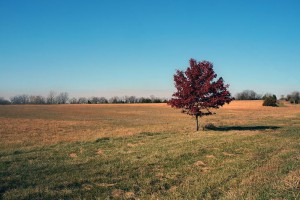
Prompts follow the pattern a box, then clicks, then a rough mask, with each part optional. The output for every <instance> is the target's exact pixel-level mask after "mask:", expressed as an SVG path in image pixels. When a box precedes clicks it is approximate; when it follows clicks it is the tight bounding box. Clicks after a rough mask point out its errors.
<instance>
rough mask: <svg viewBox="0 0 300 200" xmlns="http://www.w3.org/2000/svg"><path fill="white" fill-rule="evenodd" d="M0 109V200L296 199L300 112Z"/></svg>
mask: <svg viewBox="0 0 300 200" xmlns="http://www.w3.org/2000/svg"><path fill="white" fill-rule="evenodd" d="M260 105H261V102H259V101H254V102H251V101H242V102H238V101H235V102H232V104H230V105H228V106H225V107H224V108H222V109H220V110H218V111H217V113H218V114H217V115H215V116H213V117H207V118H204V119H203V120H202V124H203V123H208V122H212V123H214V124H215V125H216V126H217V128H216V129H214V130H207V131H200V132H195V131H194V128H195V127H194V123H195V122H194V121H193V120H192V119H191V118H190V117H189V116H186V115H183V114H181V113H179V111H176V110H173V109H170V108H169V107H167V106H166V105H161V104H160V105H135V106H132V105H94V106H90V105H83V106H82V105H63V106H60V105H56V106H1V107H0V139H1V140H0V147H1V148H0V198H3V199H68V198H69V199H111V198H115V199H299V198H300V107H299V106H293V105H286V106H284V107H278V108H266V107H261V106H260Z"/></svg>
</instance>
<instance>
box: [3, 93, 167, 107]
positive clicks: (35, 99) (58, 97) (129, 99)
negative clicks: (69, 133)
mask: <svg viewBox="0 0 300 200" xmlns="http://www.w3.org/2000/svg"><path fill="white" fill-rule="evenodd" d="M165 102H167V100H166V99H164V98H157V97H155V96H153V95H151V96H150V98H144V97H135V96H124V97H118V96H115V97H111V98H109V99H107V98H105V97H90V98H86V97H80V98H74V97H73V98H69V94H68V93H67V92H61V93H59V94H57V93H56V92H54V91H50V92H49V94H48V96H47V97H43V96H41V95H26V94H23V95H16V96H13V97H11V98H10V100H6V99H4V98H1V97H0V105H4V104H66V103H70V104H106V103H165Z"/></svg>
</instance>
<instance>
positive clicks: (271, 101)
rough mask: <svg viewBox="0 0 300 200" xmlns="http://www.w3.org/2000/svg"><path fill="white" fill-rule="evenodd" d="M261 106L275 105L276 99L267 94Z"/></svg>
mask: <svg viewBox="0 0 300 200" xmlns="http://www.w3.org/2000/svg"><path fill="white" fill-rule="evenodd" d="M263 106H273V107H277V100H276V98H274V96H268V97H266V98H265V100H264V102H263Z"/></svg>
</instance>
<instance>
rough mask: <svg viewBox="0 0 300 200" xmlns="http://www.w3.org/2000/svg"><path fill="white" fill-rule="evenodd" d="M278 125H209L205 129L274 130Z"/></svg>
mask: <svg viewBox="0 0 300 200" xmlns="http://www.w3.org/2000/svg"><path fill="white" fill-rule="evenodd" d="M279 128H280V127H279V126H220V127H209V128H206V129H207V130H213V131H257V130H269V129H271V130H276V129H279Z"/></svg>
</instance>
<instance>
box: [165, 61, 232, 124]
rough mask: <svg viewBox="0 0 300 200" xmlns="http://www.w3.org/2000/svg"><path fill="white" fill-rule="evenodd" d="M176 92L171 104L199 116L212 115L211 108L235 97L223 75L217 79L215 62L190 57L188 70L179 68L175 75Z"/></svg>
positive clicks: (217, 106)
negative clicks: (225, 82) (232, 95)
mask: <svg viewBox="0 0 300 200" xmlns="http://www.w3.org/2000/svg"><path fill="white" fill-rule="evenodd" d="M174 83H175V87H176V90H177V91H176V92H174V94H173V95H172V96H173V97H172V98H171V100H170V101H169V105H171V106H172V107H174V108H180V109H182V111H183V112H184V113H187V114H189V115H194V116H195V117H196V120H197V130H199V126H198V117H202V116H205V115H212V114H213V113H212V112H211V111H210V108H215V109H217V108H219V107H220V106H223V105H224V104H225V103H230V102H231V101H232V100H233V98H232V97H231V94H230V92H229V91H228V90H227V88H228V87H229V85H225V84H224V80H223V78H222V77H220V78H218V79H217V74H216V73H215V72H214V70H213V64H212V63H211V62H209V61H201V62H197V61H196V60H194V59H190V66H189V67H188V68H187V69H186V71H181V70H177V71H176V73H175V75H174Z"/></svg>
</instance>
